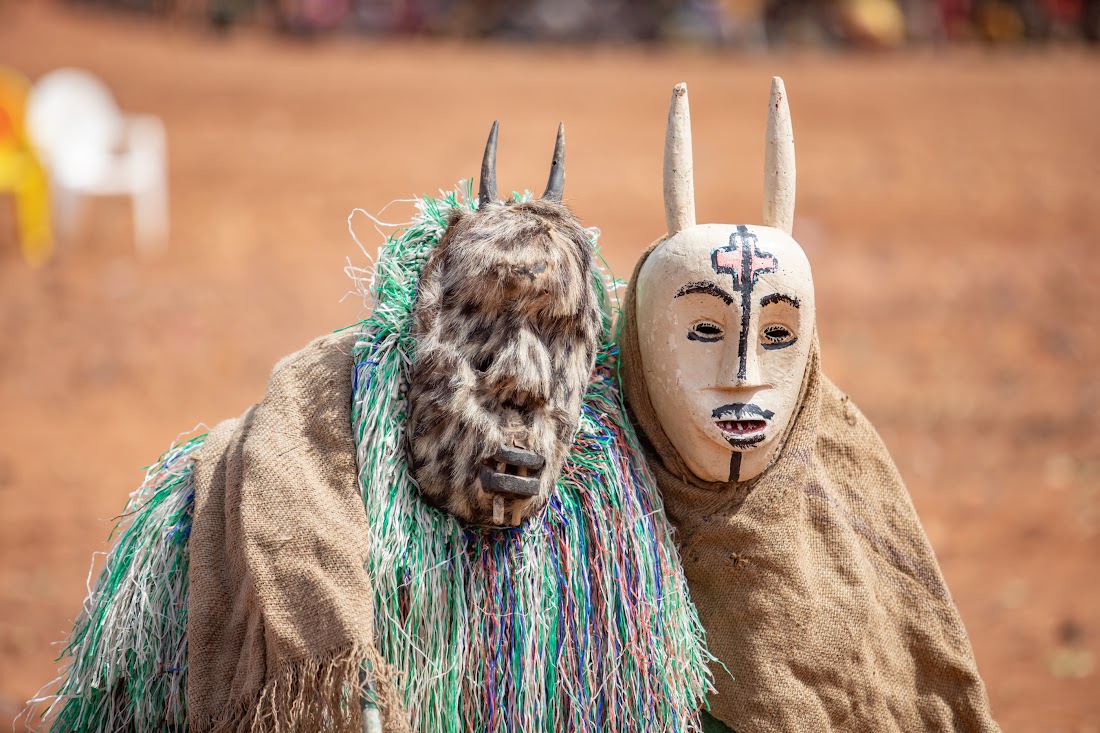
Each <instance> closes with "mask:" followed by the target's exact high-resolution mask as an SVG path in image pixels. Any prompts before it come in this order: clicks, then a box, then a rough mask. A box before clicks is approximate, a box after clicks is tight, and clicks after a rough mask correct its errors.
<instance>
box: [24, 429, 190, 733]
mask: <svg viewBox="0 0 1100 733" xmlns="http://www.w3.org/2000/svg"><path fill="white" fill-rule="evenodd" d="M205 439H206V435H200V436H198V437H195V438H192V439H190V440H188V441H186V442H184V443H181V444H179V445H176V446H174V447H173V448H172V449H171V450H169V451H168V452H167V453H165V454H164V455H163V456H161V457H160V460H158V461H157V463H156V464H154V465H153V466H151V467H150V468H149V469H147V471H146V475H145V481H144V482H143V483H142V485H141V488H139V489H138V490H137V491H135V492H134V493H133V494H131V496H130V501H129V503H128V504H127V506H126V511H125V512H124V514H123V516H122V518H121V520H120V521H119V523H118V525H117V526H116V527H115V530H114V531H113V532H112V534H114V533H116V532H117V533H119V536H118V539H117V540H116V542H115V545H114V546H113V547H112V549H111V551H110V552H109V553H108V555H107V560H106V563H105V564H104V567H103V570H102V571H101V572H100V575H99V578H98V579H97V580H96V584H95V588H94V589H92V590H91V591H90V593H89V595H88V598H87V599H86V600H85V601H84V608H83V610H82V611H81V613H80V616H79V617H78V618H77V620H76V625H75V627H74V628H73V631H72V634H71V635H70V637H69V640H68V642H67V644H66V646H65V649H64V650H63V651H62V653H61V658H62V659H65V660H67V661H66V663H65V665H64V668H63V669H62V672H61V676H60V677H59V678H58V679H57V680H55V683H56V684H57V689H56V692H55V693H54V695H51V696H48V697H45V698H41V699H39V700H36V701H32V703H49V706H48V707H47V708H46V711H45V712H44V714H43V720H44V722H46V723H48V724H49V730H50V731H56V732H57V733H61V732H62V731H64V732H65V733H69V732H71V731H81V732H82V733H114V732H115V731H180V732H181V733H182V731H185V730H187V708H186V701H185V698H184V692H185V690H186V689H187V597H188V577H187V568H188V562H189V559H190V552H189V548H188V540H189V539H190V536H191V517H192V508H193V504H194V498H195V492H194V487H193V478H192V474H191V469H192V465H193V463H192V453H194V451H195V449H196V448H198V447H199V446H200V445H202V443H203V441H204V440H205ZM59 661H60V660H59Z"/></svg>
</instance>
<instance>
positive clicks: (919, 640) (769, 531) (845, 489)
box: [620, 247, 999, 733]
mask: <svg viewBox="0 0 1100 733" xmlns="http://www.w3.org/2000/svg"><path fill="white" fill-rule="evenodd" d="M652 251H653V247H651V248H650V249H649V250H648V251H647V252H646V253H645V255H643V256H642V258H641V260H639V262H638V264H637V267H636V268H635V270H634V277H633V278H631V283H632V284H633V283H634V282H637V278H638V273H639V271H640V269H641V267H642V264H643V263H644V262H645V259H646V257H648V256H649V253H650V252H652ZM624 311H625V313H624V315H625V318H624V325H623V331H622V334H621V336H620V348H621V378H622V382H623V390H624V394H625V397H626V402H627V405H628V408H629V410H630V413H631V415H632V417H633V419H634V421H635V424H636V425H637V426H638V428H639V429H640V432H641V434H642V435H641V437H642V439H643V444H644V445H645V449H646V451H647V454H648V457H649V459H650V465H651V466H652V467H653V469H654V472H655V474H656V476H657V483H658V485H659V487H660V489H661V492H662V494H663V496H664V502H665V507H666V510H667V511H668V514H669V518H670V519H671V520H672V523H673V525H674V526H675V527H676V528H677V530H678V531H679V534H680V539H681V542H682V556H683V562H684V571H685V574H686V575H687V580H688V587H689V589H690V591H691V597H692V600H693V601H694V602H695V605H696V607H697V608H698V610H699V616H700V618H701V620H702V622H703V626H704V627H705V629H706V633H707V643H708V646H709V647H710V651H711V653H712V654H713V655H714V656H715V657H717V659H718V660H719V661H720V662H721V664H722V665H724V666H725V668H726V669H728V672H727V671H726V670H725V669H722V668H721V667H720V666H719V665H718V664H715V665H714V667H713V672H714V680H715V687H716V690H717V691H716V693H715V694H712V695H711V696H710V697H709V698H708V701H709V703H710V706H711V712H712V714H713V715H714V717H716V718H717V719H718V720H719V721H721V722H722V723H724V724H726V725H727V726H730V727H732V728H733V729H734V730H735V731H736V732H737V733H795V732H799V733H801V732H803V731H805V732H806V733H810V732H813V733H821V732H822V731H874V732H875V733H887V732H891V731H897V732H898V733H913V732H914V731H982V732H990V731H997V730H999V729H998V727H997V725H996V723H994V721H993V718H992V716H991V715H990V711H989V703H988V699H987V696H986V691H985V687H984V685H983V684H982V680H981V678H980V677H979V676H978V670H977V665H976V664H975V661H974V655H973V652H972V651H971V648H970V641H969V639H968V638H967V635H966V630H965V629H964V628H963V625H962V621H961V619H960V618H959V613H958V611H957V610H956V608H955V604H954V602H953V601H952V600H951V595H950V593H949V592H948V590H947V586H946V585H945V583H944V580H943V576H942V574H941V573H940V569H939V566H938V564H937V563H936V558H935V555H934V554H933V552H932V548H931V546H930V545H929V544H928V540H927V538H926V537H925V534H924V530H923V529H922V528H921V525H920V521H919V520H918V518H917V514H916V511H915V510H914V508H913V504H912V502H911V500H910V498H909V494H908V492H907V491H906V489H905V486H904V484H903V483H902V479H901V477H900V475H899V474H898V471H897V469H896V468H895V467H894V463H893V461H892V460H891V459H890V455H889V453H887V451H886V448H885V446H884V445H883V443H882V440H881V439H880V438H879V436H878V434H877V433H876V432H875V429H874V428H873V427H872V426H871V424H870V423H869V422H868V421H867V419H866V418H865V417H864V416H863V415H862V413H860V411H859V410H858V409H856V407H855V405H853V404H852V402H851V400H849V399H848V397H847V396H846V395H845V394H843V393H842V392H841V391H840V390H839V389H837V388H836V387H835V386H834V385H833V384H832V383H831V382H830V381H829V380H828V379H827V378H826V377H825V375H824V374H822V373H821V370H820V363H819V358H818V348H817V344H816V337H815V344H814V347H813V349H812V351H811V354H810V362H809V366H808V368H807V374H806V375H805V378H804V380H803V385H802V392H801V395H800V399H799V407H798V409H797V411H796V414H795V417H794V419H793V420H792V424H791V426H790V427H789V429H788V433H787V435H786V437H785V439H784V444H783V447H782V449H781V451H780V453H779V457H778V459H777V460H776V462H775V463H773V465H772V466H771V467H770V468H769V469H768V470H767V471H765V472H764V473H763V474H761V475H760V476H759V477H757V478H756V479H754V480H752V481H747V482H740V483H737V482H733V483H718V484H710V483H706V482H702V481H700V480H699V479H698V478H696V477H695V476H693V475H692V474H691V472H690V471H689V470H688V469H687V467H686V466H685V465H684V463H683V461H682V459H681V458H680V456H679V455H678V454H677V453H676V450H675V448H673V446H672V443H671V442H670V441H669V439H668V437H667V436H666V435H665V433H664V432H663V431H662V429H661V426H660V423H659V422H658V420H657V418H656V414H655V412H654V410H653V406H652V404H651V403H650V399H649V393H648V389H647V387H646V382H645V377H644V374H643V372H642V368H641V359H640V355H639V351H638V333H637V326H636V323H637V320H636V317H635V291H634V288H633V285H632V286H631V288H630V290H629V291H628V293H627V299H626V304H625V309H624ZM731 673H732V677H731Z"/></svg>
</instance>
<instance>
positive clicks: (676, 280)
mask: <svg viewBox="0 0 1100 733" xmlns="http://www.w3.org/2000/svg"><path fill="white" fill-rule="evenodd" d="M635 287H636V289H637V303H638V305H637V308H638V310H637V318H638V338H639V347H640V350H641V357H642V366H643V369H644V370H645V375H646V385H647V386H648V388H649V396H650V400H651V401H652V403H653V408H654V410H655V411H656V413H657V418H658V420H660V422H661V427H662V428H663V429H664V431H665V434H666V435H667V436H668V438H669V440H670V441H672V444H673V446H674V447H675V448H676V451H677V452H678V453H679V454H680V456H681V457H682V458H683V460H684V463H685V464H687V466H688V468H689V469H691V471H692V473H694V474H695V475H696V476H698V477H699V478H701V479H703V480H704V481H743V480H746V479H748V478H752V477H753V476H756V475H758V474H759V473H760V472H761V471H763V470H764V469H765V468H767V466H768V465H769V464H770V463H771V461H772V459H773V458H774V456H775V451H776V450H777V448H778V445H779V441H780V439H781V438H782V436H783V435H784V433H785V431H786V429H787V426H788V425H789V424H790V421H791V418H792V417H793V416H794V411H795V408H796V407H797V404H798V395H799V391H800V389H801V386H802V378H803V375H804V374H805V372H806V363H807V360H808V358H809V353H810V345H811V343H812V341H813V330H814V292H813V281H812V279H811V277H810V264H809V262H808V261H807V260H806V256H805V255H804V254H803V252H802V249H801V248H800V247H799V246H798V244H797V243H796V242H795V241H794V240H793V239H791V237H790V236H789V235H787V234H785V233H784V232H781V231H779V230H777V229H772V228H770V227H760V226H742V225H730V224H701V225H697V226H693V227H689V228H687V229H685V230H683V231H680V232H678V233H677V234H675V235H674V236H672V237H671V238H669V239H668V240H667V241H665V242H664V243H663V244H661V245H660V246H659V247H658V248H657V249H656V250H654V251H653V252H652V253H651V254H650V256H649V258H648V259H647V260H646V262H645V264H644V265H643V266H642V270H641V272H640V273H639V275H638V281H637V283H635Z"/></svg>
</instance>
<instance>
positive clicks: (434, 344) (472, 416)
mask: <svg viewBox="0 0 1100 733" xmlns="http://www.w3.org/2000/svg"><path fill="white" fill-rule="evenodd" d="M496 131H497V126H496V125H495V124H494V126H493V133H492V134H491V135H490V138H489V146H488V147H487V148H486V156H485V157H486V164H483V167H482V180H481V195H480V197H479V198H480V202H481V203H480V206H479V209H478V210H477V211H458V210H456V211H455V213H454V214H453V215H452V219H451V221H450V224H449V226H448V227H447V231H446V232H445V233H444V234H443V237H442V238H441V240H440V242H439V244H438V245H437V246H436V248H435V249H434V250H433V251H432V253H431V255H430V256H429V258H428V262H427V263H426V264H425V265H424V269H423V270H422V272H421V278H420V292H419V296H418V300H417V304H416V308H415V322H414V326H413V329H414V336H415V338H416V347H415V350H414V356H413V365H412V369H411V372H410V379H409V402H410V412H409V433H408V434H409V436H410V437H409V442H410V445H409V449H410V452H411V456H412V461H411V465H412V471H413V475H414V477H415V478H416V480H417V483H418V485H419V487H420V492H421V494H422V495H423V496H424V498H425V499H426V500H428V501H429V502H430V503H432V504H434V505H436V506H438V507H440V508H441V509H444V510H446V511H448V512H450V513H452V514H454V515H455V516H457V517H459V518H461V519H464V520H466V521H467V522H470V523H473V524H479V525H496V526H499V525H503V524H517V525H518V524H519V523H520V522H521V521H523V519H525V518H526V517H528V516H530V515H531V514H532V513H533V512H534V511H535V510H537V509H538V508H539V507H541V506H542V505H543V504H544V503H545V501H546V499H547V498H548V497H549V494H550V492H551V491H552V490H553V488H554V484H555V482H556V481H557V479H558V475H559V474H560V472H561V468H562V464H563V462H564V460H565V456H566V453H567V452H568V450H569V446H570V444H571V443H572V440H573V434H574V432H575V431H576V428H577V421H578V418H579V413H580V405H581V400H582V398H583V396H584V392H585V389H586V388H587V385H588V381H589V377H590V375H591V372H592V366H593V363H594V360H595V356H596V348H597V339H598V335H599V329H600V310H599V304H598V302H597V299H596V294H595V292H594V291H593V272H592V270H593V267H594V264H593V254H592V247H591V245H590V244H589V242H588V237H587V235H586V233H585V231H584V229H583V228H582V227H581V225H580V223H579V222H578V221H577V220H576V218H575V217H574V216H573V214H572V212H570V211H569V209H568V208H566V207H565V206H564V205H563V204H562V203H561V185H562V182H563V178H564V176H563V174H564V171H563V167H562V166H563V162H564V161H563V150H562V148H563V138H562V131H561V130H559V133H558V146H557V149H556V150H555V155H554V163H553V168H552V172H551V175H550V183H549V184H548V186H547V191H546V193H544V194H543V197H542V198H541V199H537V200H533V201H528V202H523V203H507V204H505V203H500V202H498V201H497V196H496V185H495V175H494V174H493V170H492V169H493V168H495V165H494V163H495V149H496ZM555 179H557V180H555Z"/></svg>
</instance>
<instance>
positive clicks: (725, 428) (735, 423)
mask: <svg viewBox="0 0 1100 733" xmlns="http://www.w3.org/2000/svg"><path fill="white" fill-rule="evenodd" d="M715 425H717V426H718V429H719V430H721V431H722V434H723V435H724V436H726V437H727V438H751V437H752V436H754V435H756V434H757V433H763V432H764V429H765V428H767V427H768V422H767V420H718V421H717V422H716V423H715Z"/></svg>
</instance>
